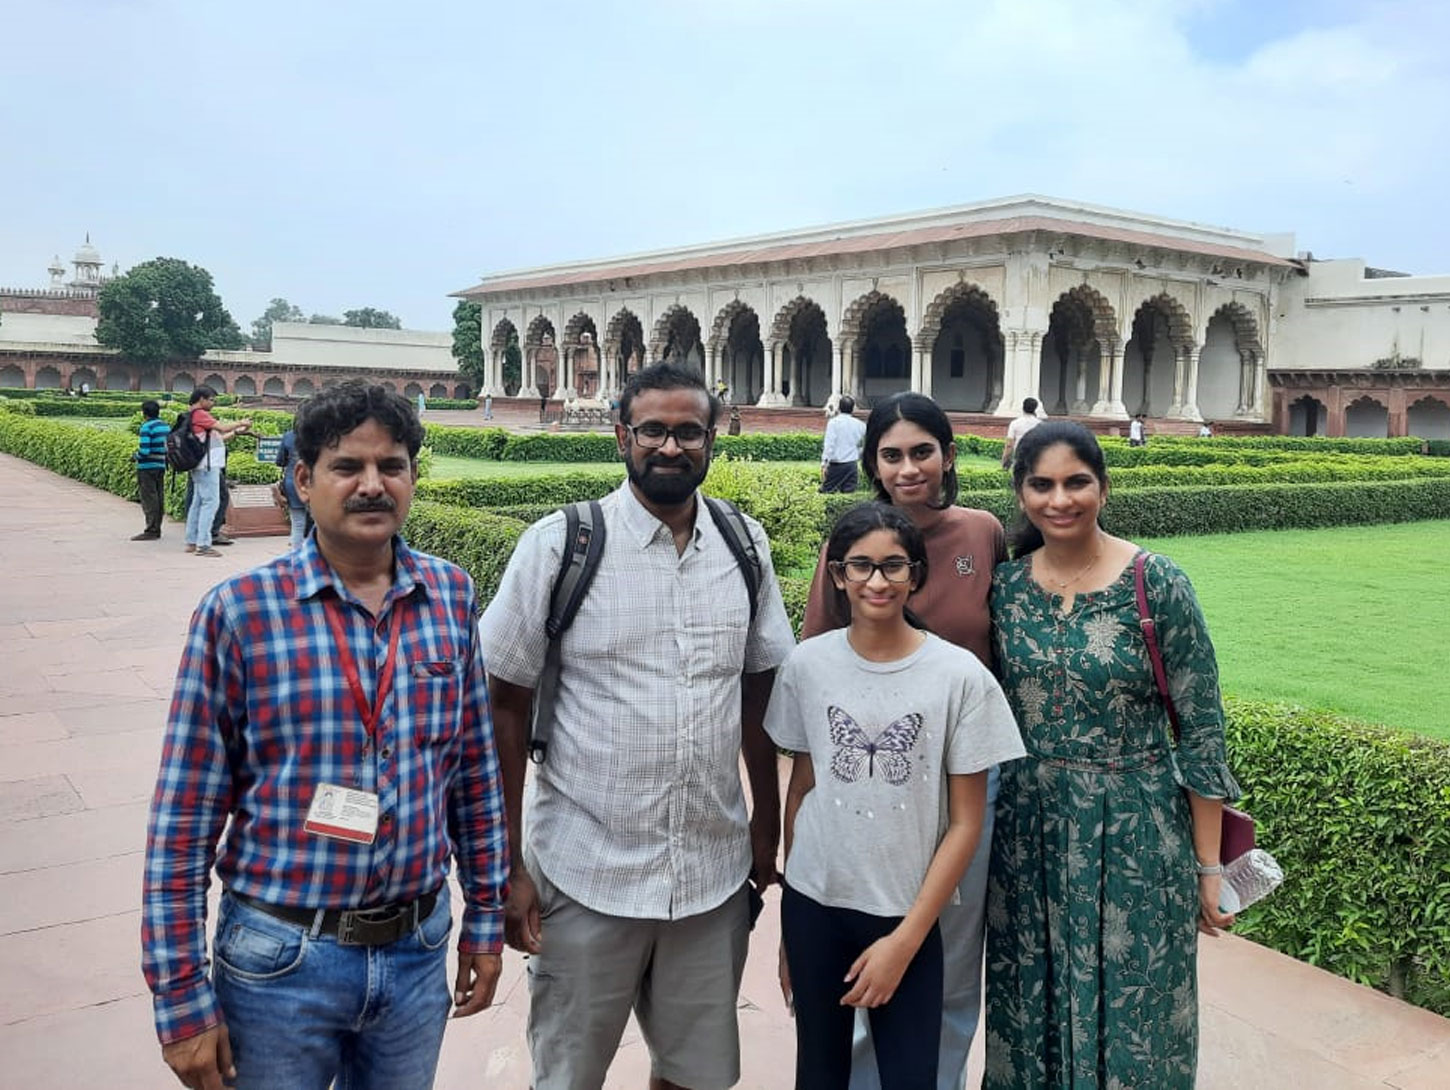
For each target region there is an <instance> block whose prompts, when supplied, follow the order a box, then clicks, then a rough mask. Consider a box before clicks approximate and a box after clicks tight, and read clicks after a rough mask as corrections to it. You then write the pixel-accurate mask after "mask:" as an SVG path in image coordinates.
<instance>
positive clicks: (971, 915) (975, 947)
mask: <svg viewBox="0 0 1450 1090" xmlns="http://www.w3.org/2000/svg"><path fill="white" fill-rule="evenodd" d="M1000 784H1001V773H1000V771H999V770H998V768H997V766H996V765H993V766H992V767H991V768H990V769H989V770H988V772H987V812H986V814H984V815H983V817H982V834H981V836H980V837H979V838H978V840H977V850H976V852H975V853H974V854H973V855H972V861H971V862H970V863H969V864H967V871H966V873H965V874H963V875H962V880H961V882H960V883H958V884H957V893H958V895H959V897H960V901H961V903H960V904H955V905H947V906H946V908H944V909H942V913H941V917H940V918H939V919H938V921H937V924H938V926H939V927H940V928H941V939H942V958H943V968H944V969H945V981H944V987H943V996H942V1021H941V1060H940V1062H939V1063H938V1065H937V1088H938V1090H961V1088H962V1085H963V1083H964V1081H965V1079H966V1074H967V1053H968V1052H970V1051H971V1049H972V1038H973V1037H974V1036H975V1035H976V1033H977V1023H978V1022H979V1021H980V1020H981V1016H982V950H983V944H984V942H985V941H986V931H985V924H986V919H987V917H986V910H987V862H988V860H989V859H990V858H991V856H992V828H993V825H994V824H995V815H996V812H997V791H998V788H999V787H1000ZM875 1061H876V1054H875V1051H874V1050H873V1048H872V1044H871V1025H870V1023H869V1022H868V1021H867V1019H866V1018H865V1017H863V1016H862V1015H860V1014H858V1015H857V1018H856V1034H855V1039H854V1040H853V1041H852V1052H851V1090H881V1079H880V1076H879V1075H877V1073H876V1062H875Z"/></svg>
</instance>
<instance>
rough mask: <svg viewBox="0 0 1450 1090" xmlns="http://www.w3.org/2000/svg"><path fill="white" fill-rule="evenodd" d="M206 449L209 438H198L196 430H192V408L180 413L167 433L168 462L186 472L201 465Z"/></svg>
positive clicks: (172, 466)
mask: <svg viewBox="0 0 1450 1090" xmlns="http://www.w3.org/2000/svg"><path fill="white" fill-rule="evenodd" d="M208 438H210V436H208ZM206 451H207V439H199V438H197V435H196V432H194V431H192V430H191V410H190V409H188V410H187V411H186V412H184V413H181V414H179V415H178V416H177V417H176V423H175V424H172V425H171V431H169V432H168V433H167V435H166V464H167V465H169V466H170V467H171V468H172V469H174V470H176V471H177V472H179V473H185V472H187V471H189V470H193V469H195V468H196V467H197V466H199V465H201V462H202V459H203V458H205V457H206Z"/></svg>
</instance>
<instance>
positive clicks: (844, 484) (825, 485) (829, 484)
mask: <svg viewBox="0 0 1450 1090" xmlns="http://www.w3.org/2000/svg"><path fill="white" fill-rule="evenodd" d="M856 480H857V477H856V463H855V462H828V463H826V479H825V480H824V481H822V482H821V491H822V492H854V491H856Z"/></svg>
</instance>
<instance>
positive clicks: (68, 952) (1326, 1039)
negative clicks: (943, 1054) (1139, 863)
mask: <svg viewBox="0 0 1450 1090" xmlns="http://www.w3.org/2000/svg"><path fill="white" fill-rule="evenodd" d="M430 415H432V414H430ZM439 415H440V416H443V415H444V414H439ZM0 497H3V498H4V503H3V505H0V558H3V570H4V573H5V577H4V579H0V1090H21V1088H25V1090H31V1088H34V1087H43V1088H50V1087H56V1088H62V1090H70V1088H72V1087H85V1086H105V1087H107V1088H108V1090H130V1088H137V1090H140V1088H151V1087H157V1088H159V1087H166V1086H174V1085H176V1084H175V1083H174V1081H173V1080H172V1079H171V1077H170V1075H169V1073H168V1072H167V1071H166V1070H165V1069H164V1067H163V1066H162V1064H161V1061H160V1055H159V1051H158V1049H157V1047H156V1045H155V1038H154V1034H153V1031H152V1028H151V1003H150V998H149V996H148V995H147V994H146V991H145V985H144V983H143V982H142V980H141V975H140V971H139V961H140V955H139V949H138V938H137V936H138V933H139V913H138V908H137V901H138V897H139V890H140V873H141V859H142V857H141V852H142V849H143V847H144V838H145V825H146V801H147V799H148V798H149V794H150V789H151V785H152V782H153V780H154V776H155V769H156V760H157V755H158V753H159V749H160V741H161V728H162V721H163V718H164V715H165V709H166V702H167V698H168V696H169V693H170V684H171V678H172V676H173V674H174V671H175V663H176V660H177V658H178V656H179V654H180V649H181V642H182V638H183V636H184V633H185V628H186V623H187V619H188V617H189V616H190V613H191V610H192V608H193V606H194V605H195V603H196V601H197V599H198V598H199V597H200V596H201V594H202V593H203V592H204V591H205V590H206V589H207V588H208V587H209V586H211V585H212V584H213V583H215V582H216V581H217V580H218V579H220V578H222V577H224V576H226V575H228V574H230V573H232V572H235V571H240V570H243V569H245V568H247V567H249V566H251V565H253V564H257V563H260V562H261V561H263V560H265V559H267V558H269V557H271V556H272V555H274V554H275V553H276V552H277V551H278V550H279V549H280V548H282V547H283V542H282V541H281V540H280V539H250V540H241V541H239V542H238V543H237V544H236V545H235V546H233V547H232V548H231V549H229V550H226V552H225V553H224V555H223V557H222V559H220V560H201V559H197V558H195V557H191V556H187V555H186V554H184V553H183V552H182V551H181V546H182V535H181V532H180V528H179V527H178V526H176V525H175V524H171V523H168V524H167V526H166V528H165V534H166V536H165V537H164V538H163V539H162V540H161V541H159V542H131V541H128V540H126V539H127V538H129V537H130V535H131V534H133V533H135V532H136V531H137V529H139V524H140V511H139V508H138V507H137V506H136V505H135V504H130V503H126V502H125V501H122V500H120V499H118V498H117V497H114V496H110V495H107V494H105V493H101V492H98V491H95V490H94V489H91V488H88V487H86V486H84V485H80V484H77V483H75V482H73V481H69V480H65V479H63V478H60V477H57V476H55V475H53V474H51V473H49V472H47V471H45V470H42V469H38V468H36V467H34V466H31V465H29V464H27V463H25V462H22V461H19V460H17V459H14V458H11V457H9V456H7V455H0ZM214 892H215V891H213V895H214ZM770 903H771V906H772V907H771V908H770V909H768V910H767V912H766V913H765V915H764V916H763V917H762V920H761V925H760V928H759V930H758V931H757V933H756V935H755V940H754V942H753V943H752V952H751V957H750V960H749V962H748V963H747V966H746V973H745V982H744V985H743V987H742V992H741V999H740V1023H741V1035H742V1041H743V1056H742V1080H741V1084H740V1085H741V1086H742V1087H747V1088H752V1090H756V1088H758V1090H784V1088H786V1087H789V1086H790V1085H791V1081H792V1077H791V1076H792V1070H793V1065H794V1052H795V1049H794V1038H793V1033H792V1028H791V1024H790V1020H789V1018H788V1017H787V1015H786V1013H785V1009H784V1006H783V1005H782V1003H781V999H780V992H779V989H778V988H777V986H776V983H775V971H774V966H775V950H776V943H777V941H778V925H777V922H776V921H777V915H776V913H775V911H774V907H773V906H774V905H775V903H776V898H775V897H774V896H772V897H771V898H770ZM1199 962H1200V968H1201V973H1202V990H1203V1062H1202V1074H1201V1077H1200V1079H1199V1084H1200V1086H1201V1087H1203V1088H1205V1090H1227V1088H1229V1087H1234V1088H1241V1087H1248V1088H1258V1087H1262V1088H1275V1090H1278V1088H1289V1087H1306V1088H1308V1087H1312V1088H1314V1090H1370V1088H1385V1087H1394V1088H1397V1090H1430V1088H1431V1087H1435V1088H1440V1090H1443V1088H1444V1087H1445V1086H1446V1085H1447V1081H1450V1080H1447V1078H1446V1076H1445V1071H1446V1070H1447V1067H1450V1021H1447V1020H1445V1019H1441V1018H1437V1017H1435V1016H1433V1015H1430V1014H1427V1013H1425V1012H1423V1011H1418V1010H1415V1009H1414V1008H1412V1007H1408V1006H1406V1005H1405V1004H1403V1003H1399V1002H1397V1001H1395V1000H1393V999H1389V998H1388V997H1386V996H1383V995H1380V994H1378V993H1376V992H1373V991H1369V990H1368V989H1364V988H1359V987H1356V986H1354V985H1352V984H1349V983H1347V982H1345V981H1342V980H1340V979H1338V978H1337V977H1333V976H1330V975H1328V974H1326V973H1322V972H1320V971H1318V970H1316V969H1313V968H1311V967H1309V966H1306V965H1302V964H1300V963H1298V962H1295V961H1292V960H1290V959H1288V958H1284V957H1282V956H1280V955H1278V954H1275V953H1273V952H1272V951H1268V950H1265V949H1263V948H1262V947H1258V946H1255V945H1254V944H1252V943H1249V942H1246V941H1244V940H1242V939H1238V938H1233V937H1225V938H1222V939H1219V940H1215V941H1212V942H1209V941H1205V942H1204V943H1203V944H1202V946H1201V950H1200V957H1199ZM527 1012H528V1004H527V985H526V982H525V979H524V967H523V960H522V958H520V957H519V956H518V955H517V954H514V953H512V952H510V953H509V954H507V955H506V957H505V961H504V975H503V979H502V980H501V981H500V985H499V991H498V998H497V1001H496V1003H495V1006H494V1007H493V1008H492V1009H491V1010H489V1011H486V1012H485V1013H483V1014H481V1015H479V1016H477V1017H476V1018H472V1019H468V1020H466V1021H463V1022H456V1023H453V1024H451V1025H450V1027H449V1031H448V1034H447V1037H446V1039H445V1041H444V1047H443V1056H442V1059H441V1062H440V1071H439V1079H438V1086H439V1087H440V1090H465V1088H466V1090H477V1088H479V1087H488V1088H497V1090H523V1088H524V1087H526V1086H527V1085H528V1050H527V1047H526V1043H525V1023H526V1018H527ZM979 1051H980V1050H979ZM647 1070H648V1057H647V1055H646V1051H645V1048H644V1045H643V1042H642V1041H641V1040H640V1039H639V1035H638V1032H637V1031H636V1030H635V1028H634V1027H633V1026H632V1025H631V1027H630V1029H629V1031H628V1032H627V1033H626V1036H625V1040H624V1042H623V1043H622V1045H621V1048H620V1053H619V1056H618V1058H617V1059H616V1061H615V1063H614V1066H613V1068H612V1069H611V1072H610V1076H609V1080H608V1083H607V1085H608V1087H610V1090H614V1088H616V1087H618V1088H624V1087H628V1088H630V1090H637V1088H639V1087H641V1086H642V1085H643V1084H644V1080H645V1077H646V1074H647ZM979 1072H980V1057H978V1058H977V1059H976V1060H975V1061H974V1065H973V1072H972V1074H971V1077H970V1079H969V1084H970V1085H976V1082H977V1079H978V1078H979V1077H980V1076H979Z"/></svg>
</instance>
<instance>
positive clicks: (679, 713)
mask: <svg viewBox="0 0 1450 1090" xmlns="http://www.w3.org/2000/svg"><path fill="white" fill-rule="evenodd" d="M720 412H721V405H720V401H719V399H718V398H717V397H715V396H714V395H712V394H711V393H710V392H709V390H708V389H707V388H706V386H705V383H704V379H703V377H702V376H701V375H700V374H699V372H697V371H694V370H692V369H688V368H684V367H679V366H676V365H675V364H671V363H661V364H656V365H654V366H652V367H647V368H645V369H643V370H642V371H639V372H638V373H636V374H633V375H631V376H630V377H629V381H628V383H627V384H626V385H625V388H624V391H623V393H622V394H621V396H620V406H619V423H618V424H616V425H615V437H616V441H617V443H618V446H619V452H620V455H621V456H622V458H623V459H624V462H625V467H626V471H627V473H628V479H627V480H626V481H625V483H624V484H623V485H622V486H621V487H620V488H619V489H618V490H617V491H615V492H613V493H611V494H610V495H608V496H606V497H605V498H604V499H602V500H600V501H599V502H598V504H597V513H598V516H599V517H598V520H597V521H596V520H594V519H592V518H591V519H590V522H589V525H588V526H587V527H586V525H585V522H584V514H585V513H588V514H590V515H592V514H593V513H594V512H592V511H590V509H589V506H588V505H572V506H571V508H570V509H569V510H567V511H565V512H560V513H556V514H553V515H549V516H547V517H545V518H544V519H541V520H540V521H539V522H536V523H535V524H534V525H532V526H531V527H529V528H528V529H527V530H526V531H525V532H524V534H523V535H522V536H521V537H520V539H519V542H518V545H517V547H516V548H515V550H514V553H513V557H512V558H511V559H510V561H509V565H508V569H507V571H506V572H505V573H504V577H503V580H502V583H501V584H500V586H499V589H498V593H497V594H496V595H495V596H494V598H493V601H492V603H491V604H490V605H489V607H488V609H487V610H486V611H485V613H484V615H483V619H482V621H481V622H480V625H479V633H480V647H481V648H482V651H483V656H484V661H485V663H486V664H487V669H488V674H489V695H490V699H491V702H492V706H493V715H494V727H495V731H496V733H497V737H498V746H499V765H500V769H501V772H502V778H503V787H504V799H505V805H506V809H507V815H508V829H509V839H510V848H511V855H510V858H511V860H512V872H511V874H510V878H509V895H508V901H507V903H506V906H505V913H504V934H505V938H506V940H507V941H508V942H509V944H510V945H511V946H513V947H515V948H516V949H519V950H522V951H524V952H526V953H528V954H530V955H531V956H530V959H529V974H530V1014H529V1043H530V1050H531V1052H532V1055H533V1081H532V1085H533V1087H534V1088H535V1090H576V1088H583V1087H599V1086H601V1085H603V1082H604V1075H605V1071H606V1070H607V1069H608V1067H609V1064H610V1061H611V1060H612V1059H613V1058H614V1054H615V1051H616V1049H617V1048H618V1046H619V1042H620V1037H621V1034H622V1032H623V1030H624V1026H625V1023H626V1021H627V1019H628V1016H629V1014H630V1013H631V1011H632V1012H633V1013H634V1014H635V1016H636V1018H637V1020H638V1023H639V1026H640V1029H641V1032H642V1034H643V1036H644V1039H645V1041H646V1043H647V1046H648V1048H649V1050H650V1058H651V1068H652V1071H653V1075H654V1078H653V1079H652V1083H653V1084H654V1085H656V1086H671V1085H673V1086H680V1087H691V1088H697V1090H711V1088H715V1087H726V1086H730V1085H733V1084H734V1083H735V1082H736V1081H737V1080H738V1078H739V1072H740V1047H739V1026H738V1024H737V1020H736V1001H737V997H738V995H739V989H740V978H741V972H742V970H743V968H744V964H745V952H746V945H747V936H748V930H749V924H750V911H751V907H752V899H753V898H752V896H751V894H752V892H753V893H755V894H759V893H760V891H762V890H763V889H764V888H765V887H766V886H767V885H769V884H770V883H771V882H773V881H775V880H776V870H775V861H776V849H777V847H778V845H779V838H780V791H779V781H778V779H777V762H776V754H775V748H774V746H773V745H772V744H771V742H770V739H769V737H768V736H767V735H766V734H765V730H764V726H763V722H764V714H765V706H766V703H767V702H768V699H769V696H770V689H771V685H772V682H773V679H774V671H775V668H776V667H777V666H778V665H780V663H781V662H783V661H784V659H785V657H786V655H787V653H789V651H790V649H791V648H792V647H793V646H794V643H795V639H794V637H793V635H792V633H791V628H790V622H789V621H788V620H787V618H786V614H785V607H784V604H783V602H782V601H781V595H780V589H779V587H778V586H777V585H776V581H775V572H774V569H773V567H772V565H771V560H770V546H769V542H768V541H767V540H766V536H765V533H764V531H763V530H762V529H761V528H760V526H759V524H758V523H756V522H755V521H754V520H753V519H749V518H746V517H745V516H743V515H741V514H740V513H739V512H738V511H737V510H736V509H735V508H734V507H732V506H730V505H727V504H724V503H722V502H721V501H718V500H717V501H707V500H706V499H705V497H703V496H702V495H701V494H700V491H699V488H700V484H701V482H702V481H703V480H704V479H705V474H706V472H707V471H708V470H709V467H710V455H711V449H712V447H713V445H714V440H715V426H716V423H717V421H718V419H719V416H720ZM581 506H582V509H583V510H582V511H581V509H580V508H581ZM601 535H602V537H603V547H602V549H601V548H600V547H599V545H598V542H599V539H600V537H601ZM591 564H592V565H593V568H594V570H593V572H592V576H591V578H589V579H588V580H585V579H583V578H580V577H579V576H580V575H582V571H583V570H585V569H587V568H588V567H589V566H590V565H591ZM561 573H562V574H563V576H564V578H563V579H561ZM570 584H572V585H573V586H574V588H575V593H573V594H572V595H571V597H573V598H574V599H575V602H574V604H575V607H576V611H575V613H574V616H573V618H572V621H570V623H568V624H567V625H565V624H564V623H563V621H564V619H565V618H564V617H563V616H562V615H561V614H556V611H555V599H556V595H555V594H554V593H553V588H555V587H556V586H557V587H560V588H561V589H562V588H564V587H566V586H568V585H570ZM581 584H586V586H585V590H584V592H582V593H580V592H579V591H578V587H579V586H580V585H581ZM551 637H555V638H551ZM550 659H553V660H554V661H555V663H556V664H557V668H558V669H557V678H556V680H554V681H552V682H551V681H549V680H548V679H546V678H545V666H546V663H547V662H548V661H549V660H550ZM536 689H538V690H540V692H541V704H545V705H547V706H544V707H541V708H540V715H539V723H538V726H537V727H536V728H535V731H536V734H537V732H538V731H540V730H542V731H543V732H544V733H545V735H546V737H547V743H548V744H547V747H546V748H541V747H538V746H535V748H534V753H535V755H536V759H537V760H539V762H540V763H539V764H538V766H537V774H536V775H535V777H534V783H533V788H532V790H531V794H530V799H529V805H528V814H527V821H526V822H525V821H523V820H521V819H522V818H523V817H524V815H523V813H522V811H523V803H522V798H523V786H524V771H525V769H526V767H527V763H528V755H529V752H530V708H531V705H532V704H533V702H534V698H535V690H536ZM545 689H547V690H548V691H549V692H550V693H551V695H550V696H548V697H547V699H546V698H544V696H543V695H542V694H543V691H544V690H545ZM537 741H539V738H538V737H536V738H535V742H537ZM742 750H743V752H744V757H745V764H746V772H747V775H748V777H749V781H750V796H751V799H752V802H753V812H751V813H750V815H749V817H748V819H747V810H746V804H745V795H744V792H743V789H742V784H741V775H740V761H741V753H742Z"/></svg>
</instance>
